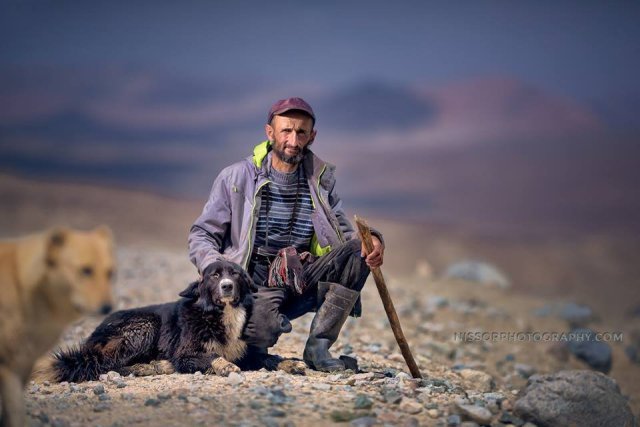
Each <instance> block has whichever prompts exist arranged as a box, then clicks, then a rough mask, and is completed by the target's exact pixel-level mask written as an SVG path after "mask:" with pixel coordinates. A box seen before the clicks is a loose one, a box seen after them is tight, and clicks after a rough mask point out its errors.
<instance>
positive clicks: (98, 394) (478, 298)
mask: <svg viewBox="0 0 640 427" xmlns="http://www.w3.org/2000/svg"><path fill="white" fill-rule="evenodd" d="M0 191H1V192H0V199H1V200H2V216H1V217H0V235H2V236H9V235H17V234H21V233H24V232H29V231H33V230H35V229H39V228H43V227H46V226H49V225H51V224H55V223H65V224H72V225H75V226H81V227H89V226H93V225H95V224H97V223H102V222H106V223H108V224H110V225H111V226H112V227H113V228H114V229H115V230H116V235H117V236H118V239H119V242H120V245H119V248H118V253H117V255H118V262H119V273H118V279H117V283H116V287H115V295H116V300H117V308H128V307H135V306H139V305H146V304H151V303H156V302H162V301H170V300H173V299H175V297H176V296H177V293H178V292H179V291H180V290H182V289H183V288H184V286H185V285H186V284H187V283H188V282H189V281H191V280H192V279H193V278H194V277H195V271H194V269H193V267H192V266H191V265H190V263H189V262H188V260H187V256H186V243H182V242H184V241H185V237H184V236H186V232H187V229H188V227H189V224H190V222H191V221H192V220H193V218H194V217H195V215H197V211H198V209H199V207H195V206H197V205H195V204H193V203H190V202H183V201H177V200H172V199H166V198H161V197H156V196H150V195H146V194H140V193H129V192H122V191H119V190H113V189H102V188H93V187H83V186H67V185H60V184H38V185H34V184H33V183H30V182H27V181H23V180H18V179H14V178H10V177H0ZM379 223H382V224H383V226H382V227H379V228H382V229H383V231H386V232H387V235H388V236H389V238H388V240H389V242H388V246H389V247H390V248H391V247H394V246H395V248H396V249H395V251H392V250H391V249H389V257H388V265H386V266H385V272H386V276H387V280H388V284H389V287H390V290H391V294H392V297H393V298H394V301H395V303H396V308H397V310H398V313H399V314H400V318H401V321H402V324H403V328H404V330H405V333H406V335H407V338H408V341H409V343H410V345H411V347H412V349H413V351H414V354H415V355H416V359H417V362H418V364H419V367H420V370H421V372H422V374H423V378H424V379H423V380H413V379H411V378H410V377H409V375H407V374H406V372H407V369H406V366H405V364H404V363H403V361H402V357H401V355H400V353H399V351H398V349H397V346H396V344H395V342H394V339H393V335H392V333H391V331H390V329H389V327H388V322H387V320H386V317H385V314H384V310H383V309H382V306H381V303H380V301H379V298H378V296H377V293H376V289H375V286H374V284H373V283H372V282H369V283H368V284H367V286H366V287H365V290H364V295H363V305H364V315H363V317H362V318H360V319H350V320H348V322H347V324H346V326H345V328H344V330H343V333H342V334H341V337H340V339H339V341H338V342H337V343H336V345H335V346H334V349H335V352H336V353H339V354H347V355H350V356H352V357H356V358H357V359H358V362H359V366H360V370H361V372H359V373H355V372H346V373H341V374H324V373H318V372H314V371H311V370H307V371H306V375H304V376H295V375H289V374H286V373H283V372H266V371H256V372H243V373H242V374H241V375H233V376H231V377H229V378H222V377H216V376H205V375H199V374H195V375H179V374H173V375H167V376H153V377H143V378H129V377H127V378H122V377H119V376H118V375H114V374H111V375H107V376H105V377H104V378H103V379H102V380H101V381H96V382H87V383H81V384H65V383H63V384H47V383H45V384H35V383H33V384H30V385H29V386H28V387H27V390H26V397H27V408H28V413H29V419H30V421H31V423H32V425H57V426H66V425H69V426H71V425H77V426H84V425H92V426H94V425H101V426H115V425H121V426H124V425H150V426H156V425H267V426H276V425H296V426H305V425H331V424H337V423H345V422H346V423H351V424H352V425H372V424H374V423H379V424H381V425H382V424H387V425H427V426H429V425H439V426H445V425H447V424H448V423H449V422H453V421H457V419H456V417H459V414H460V413H461V411H460V410H459V409H458V408H457V407H456V404H460V403H464V402H470V403H474V404H476V406H478V407H480V406H481V407H484V408H486V409H487V410H488V414H487V413H485V414H477V415H476V420H477V421H479V422H481V423H485V422H486V423H491V424H492V425H501V424H500V423H501V422H502V424H507V425H508V424H510V423H513V424H515V425H518V424H521V423H520V422H519V421H518V420H517V419H515V418H511V419H510V418H509V417H510V409H511V408H512V406H513V402H514V397H515V394H516V393H517V391H518V390H520V389H521V388H522V387H523V386H524V384H525V383H526V377H527V376H529V375H530V374H531V373H533V372H538V373H547V372H554V371H557V370H560V369H567V368H585V365H584V364H582V362H580V361H577V360H575V359H574V358H572V357H570V358H568V359H567V360H562V359H561V358H558V357H556V356H554V354H557V352H555V351H554V348H555V346H554V345H553V343H549V342H514V341H496V342H492V341H486V340H485V341H473V342H462V341H460V340H455V339H454V333H455V332H460V331H467V332H473V331H505V332H507V331H513V332H523V331H524V332H526V331H558V332H564V331H567V325H566V324H565V322H564V321H561V320H559V319H556V318H554V317H552V316H548V317H538V316H536V315H534V314H533V312H534V310H536V309H539V308H541V307H543V306H545V304H547V303H548V302H549V298H548V295H546V294H545V292H542V294H541V295H542V296H544V297H545V298H542V297H539V296H534V295H531V292H528V293H523V292H521V289H519V285H518V281H517V279H514V280H513V282H514V283H513V286H512V288H511V289H507V290H503V289H498V288H495V287H490V286H486V285H480V284H478V283H467V282H460V281H451V280H444V279H439V278H438V276H437V275H435V276H434V275H430V268H433V264H432V265H431V267H430V265H429V264H426V263H425V261H422V262H418V263H417V264H418V268H417V269H416V260H415V254H412V255H413V256H414V260H413V261H412V262H413V265H412V268H407V267H406V262H407V261H406V259H405V258H406V257H402V256H398V252H400V250H399V249H400V248H402V247H411V246H412V245H414V244H415V242H412V241H411V239H409V240H408V241H403V242H401V243H398V239H399V238H403V239H404V238H405V237H406V236H407V235H409V234H407V232H406V228H405V229H403V228H402V227H401V226H399V225H395V224H392V223H386V222H376V226H378V224H379ZM387 225H388V227H387ZM392 227H396V228H393V232H389V230H391V229H392ZM402 230H405V231H402ZM458 237H459V236H457V237H456V238H458ZM414 240H415V239H414ZM436 241H437V242H442V244H443V245H446V244H447V241H446V239H445V236H443V235H442V234H441V235H438V236H437V237H436ZM452 242H453V243H451V242H450V243H449V246H448V247H449V249H445V250H443V251H441V252H437V250H436V249H434V251H435V253H439V254H442V253H444V252H446V251H447V250H449V251H453V252H454V253H457V252H456V250H451V249H450V248H451V247H452V245H459V246H463V243H461V240H459V239H458V240H455V239H453V240H452ZM402 245H404V246H402ZM471 246H473V245H471ZM394 252H395V253H394ZM479 254H480V255H482V252H479ZM605 255H607V256H608V254H605ZM423 256H424V255H422V253H421V255H420V256H418V258H422V257H423ZM434 258H437V256H436V257H434ZM436 265H437V263H436ZM509 267H511V268H513V265H510V266H509ZM437 270H438V268H437V267H436V271H437ZM506 270H509V268H506ZM403 271H404V272H405V273H406V274H404V275H401V274H400V273H401V272H403ZM512 277H513V276H512ZM556 295H560V296H561V298H560V299H558V297H557V296H556V301H563V300H567V299H573V298H576V295H575V294H572V293H570V292H564V293H558V294H556ZM578 299H579V298H578ZM633 303H634V301H633V300H630V301H629V302H628V304H630V305H631V304H633ZM600 314H601V320H600V321H599V322H598V323H595V324H593V327H594V328H595V329H597V330H599V331H621V332H623V333H624V334H625V336H628V334H631V332H632V331H634V330H640V324H639V322H638V319H637V318H635V319H627V320H626V321H625V322H621V321H619V319H624V316H622V315H619V316H618V317H615V316H611V319H614V320H610V318H609V316H608V315H607V314H605V315H602V312H600ZM99 320H100V319H93V318H91V319H83V320H82V321H80V322H78V323H77V324H75V325H72V326H70V327H69V328H68V329H67V331H66V332H65V334H64V336H63V337H62V340H61V345H68V344H73V343H77V342H79V341H81V340H82V339H83V338H84V337H86V336H87V335H88V334H89V333H90V332H91V330H92V328H93V327H95V325H96V324H97V323H98V322H99ZM310 321H311V315H307V316H305V317H303V318H301V319H298V320H296V321H295V322H294V331H293V332H292V333H291V334H288V335H285V336H283V338H282V339H281V340H280V342H279V343H278V345H277V346H276V347H275V348H274V349H273V350H272V352H273V353H277V354H280V355H282V356H285V357H300V355H301V352H302V348H303V346H304V341H305V339H306V332H307V331H308V326H309V323H310ZM611 345H612V348H613V353H614V355H613V357H614V359H613V360H614V363H613V369H612V371H611V373H610V375H611V377H612V378H614V379H616V381H617V382H618V384H619V385H620V387H621V390H622V393H623V394H626V395H628V396H629V398H630V400H629V403H630V405H631V407H632V410H633V411H634V413H635V414H638V411H639V410H640V388H639V386H638V384H640V367H639V366H638V365H634V364H632V363H631V362H629V361H628V359H627V358H626V357H625V355H624V353H623V346H624V342H623V343H611ZM483 416H484V417H488V418H485V419H484V421H482V417H483ZM459 420H460V421H465V420H469V417H468V416H462V417H460V419H459ZM468 425H477V424H468Z"/></svg>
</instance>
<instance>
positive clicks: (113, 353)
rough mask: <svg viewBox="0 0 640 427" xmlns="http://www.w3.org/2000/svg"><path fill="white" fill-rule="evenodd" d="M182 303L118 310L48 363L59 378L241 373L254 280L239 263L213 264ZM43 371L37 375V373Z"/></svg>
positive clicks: (52, 376) (50, 375) (187, 291)
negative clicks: (74, 345)
mask: <svg viewBox="0 0 640 427" xmlns="http://www.w3.org/2000/svg"><path fill="white" fill-rule="evenodd" d="M205 273H206V274H205V275H204V277H203V278H202V280H200V281H199V282H194V283H192V284H190V285H189V286H188V287H187V288H186V289H185V290H184V291H182V292H181V293H180V296H181V297H182V298H181V299H180V300H178V301H175V302H171V303H167V304H160V305H152V306H148V307H141V308H134V309H130V310H122V311H118V312H115V313H113V314H111V315H109V316H108V317H106V318H105V319H104V321H103V322H102V323H101V324H100V325H99V326H98V327H97V328H96V330H95V331H94V332H93V333H92V334H91V335H90V336H89V338H87V340H86V341H85V342H84V343H82V344H81V345H80V346H79V347H77V348H72V349H69V350H66V351H60V352H58V353H56V354H55V355H54V358H53V360H51V362H50V364H49V365H48V366H47V367H46V368H45V370H46V371H48V372H47V374H46V377H47V378H50V379H53V380H56V381H70V382H80V381H89V380H96V379H98V377H99V376H100V374H104V373H107V372H108V371H117V372H120V373H122V374H128V373H134V374H136V375H149V374H154V373H157V374H162V373H165V374H166V373H172V372H180V373H194V372H196V371H201V372H203V373H210V374H212V373H215V374H217V375H225V376H226V375H228V374H229V373H231V372H237V371H239V368H238V366H236V364H235V363H234V362H237V361H239V360H240V359H242V358H243V356H244V355H245V353H246V350H247V344H246V342H245V341H244V340H243V339H242V333H243V328H244V327H245V323H246V320H247V317H248V315H249V313H250V311H251V307H252V301H253V298H252V292H253V291H255V290H256V289H255V288H254V284H253V281H252V280H251V278H250V277H249V275H248V274H247V273H246V272H245V271H244V270H243V269H242V268H241V267H240V266H238V265H236V264H234V263H231V262H227V261H216V262H215V263H214V264H212V265H211V266H210V267H208V268H207V269H206V271H205ZM41 373H42V372H41Z"/></svg>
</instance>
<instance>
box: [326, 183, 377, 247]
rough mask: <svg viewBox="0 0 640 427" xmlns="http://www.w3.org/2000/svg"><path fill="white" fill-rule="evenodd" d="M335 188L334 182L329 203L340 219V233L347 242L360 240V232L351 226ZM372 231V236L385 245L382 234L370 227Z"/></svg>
mask: <svg viewBox="0 0 640 427" xmlns="http://www.w3.org/2000/svg"><path fill="white" fill-rule="evenodd" d="M335 187H336V186H335V181H334V182H333V186H332V187H331V191H329V203H330V204H331V210H332V211H333V213H334V215H335V216H336V218H337V219H338V225H339V226H340V231H341V232H342V235H343V236H344V239H345V240H347V241H349V240H351V239H358V238H359V236H358V232H357V231H356V230H355V229H354V228H353V226H352V225H351V222H350V221H349V218H347V215H346V214H345V213H344V210H343V209H342V200H341V199H340V197H339V196H338V193H337V192H336V188H335ZM370 229H371V234H372V235H373V236H376V237H377V238H378V240H380V242H381V243H382V244H383V245H384V239H383V238H382V233H380V232H379V231H378V230H375V229H374V228H372V227H370Z"/></svg>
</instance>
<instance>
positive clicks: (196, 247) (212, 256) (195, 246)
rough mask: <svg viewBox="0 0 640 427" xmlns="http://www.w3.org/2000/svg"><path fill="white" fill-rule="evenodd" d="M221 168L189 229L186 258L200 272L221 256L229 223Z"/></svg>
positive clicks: (226, 192)
mask: <svg viewBox="0 0 640 427" xmlns="http://www.w3.org/2000/svg"><path fill="white" fill-rule="evenodd" d="M224 172H225V171H223V172H222V173H220V175H218V177H217V178H216V179H215V181H214V182H213V186H212V187H211V193H210V194H209V199H208V200H207V203H206V204H205V205H204V209H203V210H202V214H200V216H199V217H198V219H196V221H195V222H194V224H193V225H192V226H191V230H190V231H189V258H190V259H191V262H192V263H193V264H194V265H195V266H196V268H197V269H198V271H199V272H200V273H202V272H203V271H204V269H205V268H207V266H209V265H210V264H212V263H213V262H215V261H217V260H220V259H223V258H224V257H223V255H222V253H221V252H222V251H223V249H224V248H223V244H224V239H225V235H226V234H227V231H228V230H229V226H230V223H231V203H230V197H229V188H228V186H227V180H226V179H225V177H226V174H225V173H224Z"/></svg>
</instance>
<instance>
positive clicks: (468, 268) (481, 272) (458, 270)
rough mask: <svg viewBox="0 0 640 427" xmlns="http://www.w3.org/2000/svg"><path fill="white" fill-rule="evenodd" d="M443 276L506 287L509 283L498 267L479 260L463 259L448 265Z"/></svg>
mask: <svg viewBox="0 0 640 427" xmlns="http://www.w3.org/2000/svg"><path fill="white" fill-rule="evenodd" d="M444 277H445V278H450V279H462V280H466V281H468V282H476V283H480V284H483V285H497V286H498V287H499V288H502V289H506V288H508V287H509V286H510V285H511V283H510V282H509V279H507V277H506V276H505V275H504V273H502V272H501V271H500V270H498V268H496V267H494V266H493V265H491V264H488V263H486V262H480V261H472V260H465V261H459V262H456V263H454V264H452V265H450V266H449V267H448V268H447V270H446V271H445V273H444Z"/></svg>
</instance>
